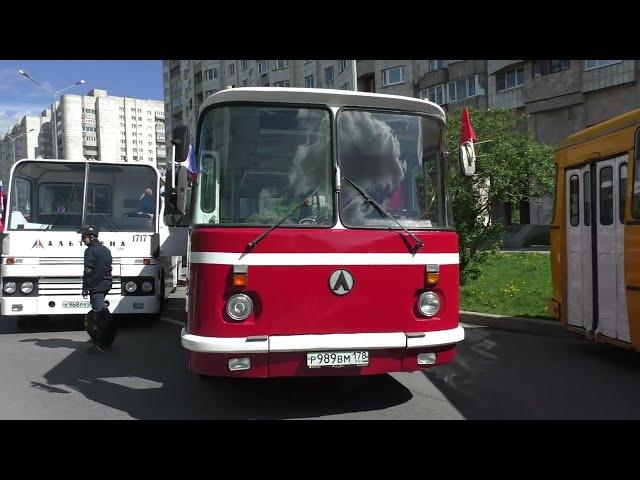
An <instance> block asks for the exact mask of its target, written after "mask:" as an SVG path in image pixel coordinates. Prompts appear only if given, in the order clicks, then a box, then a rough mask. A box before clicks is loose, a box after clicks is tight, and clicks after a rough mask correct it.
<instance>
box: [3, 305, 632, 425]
mask: <svg viewBox="0 0 640 480" xmlns="http://www.w3.org/2000/svg"><path fill="white" fill-rule="evenodd" d="M169 308H170V311H169V314H168V315H167V319H168V320H169V321H170V322H174V323H170V322H167V321H155V322H144V321H135V322H132V323H131V324H129V325H127V326H124V327H123V328H122V329H121V331H120V333H119V336H118V338H117V340H116V344H115V346H114V347H113V349H111V350H110V351H106V352H102V353H97V352H94V351H93V350H91V349H90V348H89V347H90V346H89V344H88V343H87V339H88V336H87V334H86V333H85V332H84V330H82V324H81V320H80V319H78V318H73V317H67V318H63V319H61V318H58V319H55V320H54V321H53V322H52V323H49V322H37V323H35V324H33V325H31V326H29V327H26V328H25V327H21V328H19V327H17V325H16V321H15V319H14V318H10V317H2V318H0V419H304V418H330V419H464V418H467V419H576V418H579V419H584V418H586V419H590V418H602V419H604V418H607V419H610V418H616V419H629V418H640V409H638V408H637V405H638V404H639V402H640V375H638V372H640V355H639V354H636V353H633V352H629V351H626V350H619V349H616V348H614V347H611V346H608V345H601V344H593V343H590V342H587V341H586V340H584V339H582V338H580V337H578V336H575V335H573V334H568V333H564V332H562V331H560V330H559V331H558V334H557V335H544V336H542V335H532V334H525V333H515V332H509V331H499V330H495V329H491V328H488V327H473V326H469V328H466V334H467V338H466V339H465V341H464V342H463V343H462V344H461V345H460V347H459V349H458V356H457V358H456V361H455V362H454V363H452V364H449V365H444V366H440V367H437V368H434V369H432V370H429V371H427V372H424V373H422V372H415V373H410V374H392V375H381V376H373V377H339V378H302V379H301V378H293V379H270V380H238V379H234V380H218V379H213V378H211V379H208V380H206V381H202V380H200V379H199V378H198V377H195V376H191V375H189V374H188V372H187V356H186V352H185V351H184V350H183V348H182V347H181V345H180V341H179V332H180V326H179V325H178V324H177V323H179V322H180V321H182V320H183V318H184V311H183V309H184V304H183V300H182V299H181V298H179V296H178V298H175V299H173V300H172V302H171V303H170V305H169Z"/></svg>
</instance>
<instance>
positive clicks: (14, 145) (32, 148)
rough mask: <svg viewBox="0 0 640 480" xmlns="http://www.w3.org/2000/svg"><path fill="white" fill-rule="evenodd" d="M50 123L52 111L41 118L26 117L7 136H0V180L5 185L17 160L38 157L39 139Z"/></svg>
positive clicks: (46, 111) (43, 113)
mask: <svg viewBox="0 0 640 480" xmlns="http://www.w3.org/2000/svg"><path fill="white" fill-rule="evenodd" d="M50 122H51V110H50V109H48V110H45V111H43V112H42V114H41V115H40V116H36V115H25V116H24V117H22V118H21V119H20V121H19V122H18V123H16V124H15V125H14V126H13V127H12V128H11V129H9V131H8V132H7V133H6V134H2V135H1V136H0V180H2V183H3V185H7V181H8V179H9V173H10V171H11V167H12V166H13V164H14V163H15V161H16V160H20V159H22V158H27V157H31V158H35V157H37V156H38V153H39V139H40V137H41V136H42V131H43V129H45V128H46V126H47V125H49V124H50ZM49 141H50V139H49ZM14 153H15V157H14Z"/></svg>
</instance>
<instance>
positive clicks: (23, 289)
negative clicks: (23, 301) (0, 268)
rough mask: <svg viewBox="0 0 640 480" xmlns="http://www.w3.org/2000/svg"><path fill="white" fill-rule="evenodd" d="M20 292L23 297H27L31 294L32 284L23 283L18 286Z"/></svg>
mask: <svg viewBox="0 0 640 480" xmlns="http://www.w3.org/2000/svg"><path fill="white" fill-rule="evenodd" d="M20 291H21V292H22V293H24V294H25V295H29V294H30V293H31V292H33V282H24V283H23V284H22V285H20Z"/></svg>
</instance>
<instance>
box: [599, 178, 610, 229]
mask: <svg viewBox="0 0 640 480" xmlns="http://www.w3.org/2000/svg"><path fill="white" fill-rule="evenodd" d="M612 223H613V167H603V168H602V170H600V225H611V224H612Z"/></svg>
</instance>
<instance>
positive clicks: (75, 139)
mask: <svg viewBox="0 0 640 480" xmlns="http://www.w3.org/2000/svg"><path fill="white" fill-rule="evenodd" d="M56 120H57V124H56V128H57V134H58V139H57V140H58V158H67V159H88V160H98V161H109V162H114V161H115V162H140V163H143V162H144V163H150V164H152V165H154V166H157V167H158V168H160V169H161V170H162V169H164V167H165V162H166V148H165V124H164V104H163V102H162V101H159V100H143V99H138V98H129V97H113V96H109V95H108V94H107V91H106V90H99V89H93V90H91V91H90V92H89V93H88V94H87V95H63V96H62V98H61V99H60V101H59V102H58V103H57V105H56ZM29 130H33V131H31V132H30V133H28V134H27V135H25V136H24V137H21V138H20V139H18V140H16V157H17V159H22V158H27V157H29V158H55V152H54V149H53V141H52V138H53V134H52V130H53V129H52V125H51V111H50V110H45V111H44V112H42V114H41V116H40V117H31V116H27V117H23V119H22V120H21V122H19V123H18V124H17V125H16V126H14V127H13V129H12V130H11V132H10V135H11V136H13V137H15V136H17V135H20V134H21V133H23V132H26V131H29ZM11 165H13V157H12V149H11V142H10V141H9V140H7V139H6V138H3V140H2V141H1V142H0V176H1V178H2V179H3V181H4V182H6V180H7V178H8V173H9V170H10V168H11Z"/></svg>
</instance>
